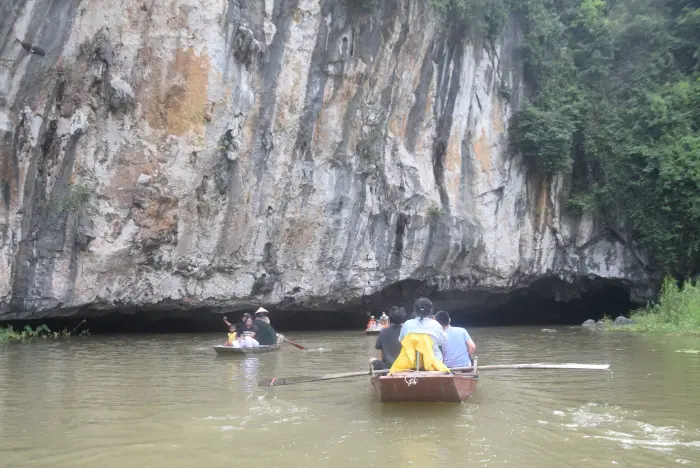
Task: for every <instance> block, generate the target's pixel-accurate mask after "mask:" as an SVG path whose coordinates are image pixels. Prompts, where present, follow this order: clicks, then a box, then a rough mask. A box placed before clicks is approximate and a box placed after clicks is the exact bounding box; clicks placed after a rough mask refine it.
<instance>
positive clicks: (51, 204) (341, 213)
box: [0, 0, 649, 319]
mask: <svg viewBox="0 0 700 468" xmlns="http://www.w3.org/2000/svg"><path fill="white" fill-rule="evenodd" d="M359 3H362V2H353V1H350V0H320V1H319V0H315V1H313V0H258V1H235V0H228V1H226V0H218V1H213V0H197V1H195V0H172V1H155V2H154V1H145V2H144V1H133V0H109V1H107V0H82V1H78V0H75V1H59V0H45V1H39V0H12V1H8V2H5V3H3V5H2V7H0V8H1V9H2V13H3V16H2V19H1V20H0V24H1V31H2V32H3V33H4V34H6V35H7V36H8V37H10V38H14V36H17V37H19V38H21V39H22V40H24V41H26V42H30V43H32V44H35V45H38V46H40V47H42V48H43V49H44V50H45V51H46V55H45V56H39V55H35V54H30V53H29V52H27V51H26V50H24V49H23V48H22V47H21V46H20V45H19V43H17V42H13V41H12V40H8V39H6V38H2V37H0V53H1V54H2V67H1V68H0V93H1V95H0V96H1V99H0V134H1V138H2V146H1V147H0V319H14V318H40V317H46V316H50V315H69V314H73V313H76V312H77V311H80V310H81V309H82V312H84V311H85V310H88V309H89V310H90V311H93V312H92V313H97V312H94V311H97V310H114V309H124V310H126V309H129V308H134V307H139V308H145V309H148V308H163V309H167V308H173V307H179V308H197V307H207V306H215V305H218V306H229V307H232V308H242V307H247V306H249V305H250V304H252V303H264V304H267V305H270V306H272V307H276V308H282V309H284V308H319V309H339V308H344V307H347V306H348V305H350V304H354V303H355V304H356V303H359V300H360V299H361V298H362V297H366V296H368V295H372V294H376V293H378V292H380V291H382V290H384V289H386V288H388V287H391V286H392V285H397V284H399V285H400V284H402V282H405V281H406V280H415V281H418V282H422V283H423V284H427V285H429V286H430V287H431V288H435V289H436V290H440V291H447V292H449V291H451V292H461V293H463V294H464V296H463V297H464V298H465V300H467V301H469V298H470V297H471V296H470V294H472V292H473V291H477V292H484V291H486V292H493V293H504V292H508V291H512V290H515V289H518V288H524V287H527V286H528V285H530V284H531V283H532V282H534V281H536V280H541V279H546V278H554V279H557V280H558V281H559V284H560V285H562V287H561V288H560V289H559V290H557V291H555V295H557V297H558V298H560V299H567V298H568V297H570V296H572V295H575V294H577V293H579V292H580V291H581V290H582V289H584V288H585V287H586V286H585V284H584V283H585V281H582V280H583V279H596V278H602V279H605V280H610V281H618V282H621V284H625V285H626V286H627V287H629V288H631V290H634V291H636V290H639V291H642V292H643V291H644V288H646V286H647V285H648V284H649V279H648V277H647V275H646V273H645V271H646V269H645V263H644V257H643V256H641V255H640V254H638V253H636V252H635V251H634V250H633V249H631V248H630V247H629V246H628V245H627V243H626V242H625V241H624V239H623V236H620V235H617V234H612V233H610V232H609V231H607V230H604V229H602V225H601V223H600V222H599V221H598V220H597V219H595V218H594V217H592V216H590V215H587V216H583V217H581V216H569V215H567V214H566V213H565V210H564V200H565V198H566V193H567V181H566V179H564V178H545V177H543V176H541V175H538V174H533V173H530V172H528V170H526V168H525V167H524V165H523V164H522V161H521V160H520V158H519V156H518V155H512V154H508V153H507V152H506V140H507V126H508V118H509V116H510V114H511V112H512V110H513V109H514V108H515V107H517V106H518V105H519V103H520V102H521V101H522V99H523V94H524V86H523V83H522V79H521V75H522V74H521V68H522V65H521V64H520V63H519V62H518V60H517V54H516V52H517V50H518V48H517V44H518V39H519V36H520V33H519V29H518V26H517V21H516V20H515V19H512V20H511V21H510V23H509V25H508V27H507V30H506V32H505V33H504V35H503V37H502V38H501V39H500V40H499V41H498V43H497V44H491V43H489V42H488V41H485V40H483V38H478V37H477V38H470V37H467V36H460V35H458V34H454V33H450V34H448V33H446V32H445V31H444V28H442V27H441V26H440V24H439V23H438V21H436V19H435V16H434V15H433V14H432V13H431V12H430V11H429V9H428V7H427V3H426V2H422V1H416V2H393V1H392V2H390V1H382V2H380V4H381V6H378V7H376V8H375V9H373V10H372V11H366V10H362V9H361V8H360V7H358V6H357V5H356V4H359ZM10 5H11V6H10ZM504 89H509V90H510V91H509V93H505V92H503V90H504ZM475 294H476V293H475Z"/></svg>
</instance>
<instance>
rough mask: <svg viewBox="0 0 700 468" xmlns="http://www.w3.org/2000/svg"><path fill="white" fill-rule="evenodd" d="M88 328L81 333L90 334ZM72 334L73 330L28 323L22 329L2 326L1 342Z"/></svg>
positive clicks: (60, 336) (0, 329)
mask: <svg viewBox="0 0 700 468" xmlns="http://www.w3.org/2000/svg"><path fill="white" fill-rule="evenodd" d="M89 334H90V332H89V331H88V330H83V331H82V332H80V335H89ZM70 335H71V332H70V331H68V330H67V329H65V328H64V329H63V330H61V331H59V332H55V331H51V329H50V328H49V327H48V326H46V325H39V326H38V327H36V328H32V327H30V326H29V325H26V326H25V327H24V328H23V329H21V330H14V329H13V328H12V327H7V328H3V327H0V344H3V343H7V342H9V341H14V340H27V339H30V338H42V339H47V338H66V337H69V336H70Z"/></svg>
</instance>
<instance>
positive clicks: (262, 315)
mask: <svg viewBox="0 0 700 468" xmlns="http://www.w3.org/2000/svg"><path fill="white" fill-rule="evenodd" d="M269 314H270V312H269V311H268V310H266V309H263V308H262V307H260V308H259V309H258V310H256V311H255V326H256V327H257V329H258V331H257V333H256V335H255V339H256V340H257V341H258V343H260V346H272V345H275V344H277V332H276V331H275V329H274V328H272V325H270V317H269Z"/></svg>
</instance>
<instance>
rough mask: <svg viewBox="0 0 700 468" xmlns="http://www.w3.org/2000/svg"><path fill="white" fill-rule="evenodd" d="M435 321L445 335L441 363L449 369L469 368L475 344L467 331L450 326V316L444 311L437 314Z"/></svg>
mask: <svg viewBox="0 0 700 468" xmlns="http://www.w3.org/2000/svg"><path fill="white" fill-rule="evenodd" d="M435 320H437V322H438V323H439V324H440V325H442V328H443V329H444V330H445V335H447V344H446V345H444V346H443V348H442V355H443V359H442V362H444V363H445V365H446V366H447V367H449V368H450V369H452V368H455V367H469V366H471V365H472V361H471V356H473V355H474V351H476V344H474V341H472V338H471V337H470V336H469V333H468V332H467V330H466V329H464V328H461V327H453V326H451V325H450V321H451V319H450V314H448V313H447V312H446V311H444V310H441V311H440V312H438V313H437V315H436V316H435Z"/></svg>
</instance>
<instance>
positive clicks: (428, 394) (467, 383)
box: [370, 355, 479, 403]
mask: <svg viewBox="0 0 700 468" xmlns="http://www.w3.org/2000/svg"><path fill="white" fill-rule="evenodd" d="M477 360H478V358H477V357H476V356H474V357H473V358H472V365H473V367H472V368H471V369H472V370H470V371H468V372H453V373H451V374H445V373H443V372H436V371H421V370H410V371H405V372H397V373H395V374H392V375H374V371H373V370H372V365H371V363H370V375H371V377H370V382H371V383H372V387H374V390H375V391H376V392H377V396H378V397H379V400H380V401H382V402H384V403H389V402H390V403H403V402H405V403H408V402H412V403H414V402H415V403H418V402H422V403H461V402H463V401H465V400H466V399H467V398H469V397H470V396H471V394H472V393H474V390H475V389H476V384H477V382H479V371H478V364H477ZM416 362H418V363H419V362H420V356H418V355H417V358H416ZM418 365H420V364H418Z"/></svg>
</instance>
